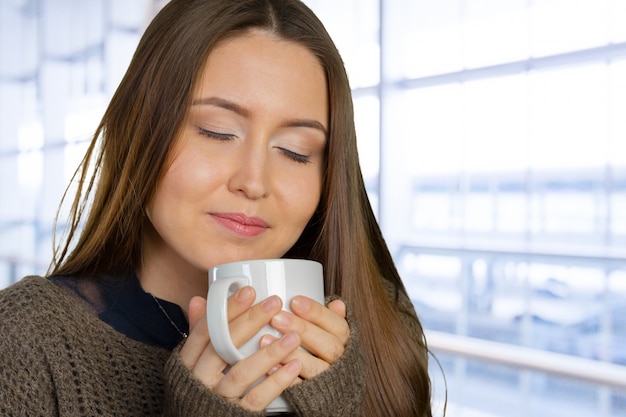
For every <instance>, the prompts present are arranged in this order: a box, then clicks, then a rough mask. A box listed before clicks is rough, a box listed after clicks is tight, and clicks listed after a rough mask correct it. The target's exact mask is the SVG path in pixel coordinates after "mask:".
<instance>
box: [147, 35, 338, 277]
mask: <svg viewBox="0 0 626 417" xmlns="http://www.w3.org/2000/svg"><path fill="white" fill-rule="evenodd" d="M327 131H328V97H327V87H326V78H325V74H324V71H323V69H322V67H321V65H320V64H319V62H318V61H317V59H316V58H315V56H314V55H313V54H312V53H311V52H310V51H309V50H308V49H306V48H305V47H303V46H301V45H299V44H296V43H293V42H288V41H284V40H280V39H279V38H276V37H275V36H273V35H271V34H268V33H266V32H261V31H253V32H249V33H247V34H245V35H242V36H238V37H235V38H233V39H229V40H227V41H224V42H223V43H220V44H219V46H217V47H216V48H215V49H214V50H213V51H212V52H211V53H210V55H209V57H208V60H207V62H206V64H205V66H204V69H203V70H202V74H201V77H200V80H199V83H198V85H197V87H196V90H195V94H194V96H193V104H192V106H191V109H190V111H189V114H188V115H187V118H186V120H185V122H184V125H183V128H182V131H181V134H180V136H179V137H178V138H177V141H176V145H175V146H174V148H173V149H172V152H171V155H170V158H169V161H168V165H166V171H165V173H164V176H163V178H162V180H161V182H160V183H159V186H158V188H157V190H156V194H155V195H154V198H153V199H152V200H151V201H150V203H149V205H148V207H147V213H148V216H149V219H150V221H151V224H152V226H153V230H150V231H149V232H147V233H146V234H145V235H144V238H143V251H144V253H143V258H144V263H145V262H150V261H151V260H152V261H154V262H156V263H157V264H159V265H160V264H163V265H167V267H168V268H180V267H182V270H185V269H187V270H188V269H189V268H188V267H190V266H191V267H193V268H194V269H196V270H199V271H202V272H203V274H206V271H207V269H208V268H210V267H211V266H213V265H216V264H220V263H225V262H230V261H236V260H243V259H258V258H275V257H280V256H282V255H284V254H285V253H286V252H287V251H288V250H289V249H290V248H291V246H293V244H294V243H295V242H296V240H297V239H298V237H299V236H300V234H301V233H302V231H303V230H304V227H305V226H306V224H307V222H308V221H309V219H310V218H311V216H312V215H313V212H314V211H315V209H316V207H317V205H318V202H319V199H320V193H321V186H322V173H323V168H324V163H325V161H324V149H325V147H326V138H327Z"/></svg>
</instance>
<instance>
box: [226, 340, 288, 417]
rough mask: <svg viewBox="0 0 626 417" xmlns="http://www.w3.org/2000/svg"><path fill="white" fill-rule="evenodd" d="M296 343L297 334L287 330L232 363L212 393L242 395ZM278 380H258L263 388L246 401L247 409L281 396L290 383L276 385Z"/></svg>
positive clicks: (234, 396) (279, 361) (283, 357)
mask: <svg viewBox="0 0 626 417" xmlns="http://www.w3.org/2000/svg"><path fill="white" fill-rule="evenodd" d="M299 345H300V336H299V335H298V334H297V333H293V332H292V333H287V334H286V335H284V336H283V337H281V338H280V339H278V340H276V341H274V342H273V343H270V344H269V345H268V346H266V347H265V348H263V349H261V350H259V351H258V352H256V353H254V354H253V355H250V356H249V357H247V358H246V359H243V360H241V361H239V362H237V363H236V364H235V365H233V367H232V368H231V369H230V370H229V371H228V373H227V374H226V375H225V376H224V377H223V378H222V380H221V381H220V383H219V384H218V385H217V386H215V388H214V391H215V393H216V394H218V395H221V396H223V397H225V398H239V397H241V396H242V395H243V393H244V392H245V391H246V390H247V389H248V388H249V387H250V385H252V384H253V383H254V382H256V381H258V380H259V379H260V378H261V377H263V376H264V375H266V374H267V373H268V372H269V371H270V370H271V369H272V368H273V367H274V366H275V365H277V364H280V363H281V362H282V361H284V360H285V359H286V358H287V356H289V355H290V354H291V353H292V352H293V351H294V350H295V349H297V348H298V346H299ZM281 369H282V368H281ZM298 371H299V370H298ZM278 372H280V370H278V371H277V372H275V373H278ZM297 376H298V374H296V375H295V376H294V378H295V377H297ZM277 381H280V379H277V378H273V382H271V383H269V384H263V382H265V381H263V382H262V383H261V384H263V387H262V388H261V390H256V392H255V393H254V394H253V395H252V397H251V399H250V402H249V403H248V405H249V407H246V408H249V409H255V410H256V409H257V408H256V407H257V406H259V407H261V408H258V409H263V408H265V406H266V405H267V404H269V403H270V402H271V401H272V400H273V399H274V398H276V397H277V396H278V395H280V393H281V392H282V391H283V390H284V389H285V388H287V387H288V386H289V384H290V383H291V382H292V381H289V382H288V383H287V384H286V385H284V386H282V385H280V384H277ZM261 384H259V385H261ZM279 388H280V389H279ZM277 389H278V391H277Z"/></svg>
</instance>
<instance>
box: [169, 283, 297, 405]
mask: <svg viewBox="0 0 626 417" xmlns="http://www.w3.org/2000/svg"><path fill="white" fill-rule="evenodd" d="M254 298H255V292H254V289H253V288H252V287H244V288H241V289H240V290H239V291H237V292H236V293H235V294H233V295H232V296H231V297H230V298H229V299H228V321H229V328H230V334H231V337H232V339H233V343H234V344H235V346H241V345H242V344H243V343H245V342H246V341H248V340H249V339H250V338H251V337H252V336H254V335H255V334H256V333H257V332H258V331H259V330H260V329H261V328H262V327H263V326H264V325H266V324H268V323H269V322H270V321H271V319H272V317H274V316H275V315H276V314H277V313H279V312H280V310H281V308H282V302H281V300H280V298H279V297H277V296H272V297H269V298H267V299H266V300H264V301H263V302H261V303H258V304H256V305H254V306H252V307H251V305H252V303H253V302H254ZM189 328H190V334H189V337H188V338H187V341H186V342H185V344H184V346H183V347H182V349H181V351H180V356H181V359H182V361H183V363H184V364H185V366H186V367H187V368H188V369H189V370H190V371H191V372H192V373H193V374H194V376H195V377H196V378H198V379H199V380H200V381H201V382H203V383H204V385H206V386H207V387H208V389H210V390H211V391H213V392H214V393H215V394H217V395H220V396H221V397H223V398H225V399H227V400H228V401H230V402H232V403H235V404H237V405H239V406H241V407H243V408H244V409H247V410H250V411H262V410H264V409H265V408H266V407H267V406H268V405H269V403H270V402H272V400H274V399H275V398H276V397H278V396H279V395H280V394H282V392H283V391H284V390H285V389H286V388H288V387H289V386H290V385H291V384H293V383H295V381H296V380H297V379H298V375H299V374H300V371H301V368H302V364H301V363H300V362H299V361H298V360H295V359H294V360H291V361H289V362H287V363H285V364H284V365H281V362H284V361H285V359H286V358H287V357H288V356H289V355H290V354H291V353H292V352H294V351H295V350H296V349H297V348H298V346H299V345H300V337H299V336H298V334H297V333H293V332H292V333H287V334H285V335H284V336H283V337H281V338H280V339H278V340H276V341H275V342H273V343H271V344H269V345H267V346H265V347H263V348H261V349H260V350H259V351H258V352H256V353H254V354H253V355H251V356H249V357H247V358H246V359H243V360H241V361H239V362H237V363H236V364H235V365H233V366H232V367H231V368H230V369H228V372H227V373H224V371H225V370H226V369H227V367H228V363H226V362H225V361H224V360H223V359H222V358H221V357H220V356H219V355H218V354H217V352H216V351H215V349H214V348H213V345H212V344H211V340H210V338H209V333H208V329H207V323H206V299H204V298H202V297H194V298H192V299H191V301H190V302H189ZM268 374H271V375H269V376H267V378H266V379H265V380H263V381H262V382H261V383H259V384H258V385H256V386H254V387H253V388H252V389H251V390H250V391H248V392H247V393H246V391H247V390H248V389H249V388H250V386H251V385H252V384H253V383H254V382H256V381H257V380H258V379H259V378H261V377H263V376H265V375H268ZM244 394H245V395H244Z"/></svg>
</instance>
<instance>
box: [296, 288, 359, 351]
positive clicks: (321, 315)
mask: <svg viewBox="0 0 626 417" xmlns="http://www.w3.org/2000/svg"><path fill="white" fill-rule="evenodd" d="M331 304H332V307H333V309H331V308H330V305H329V308H326V307H324V306H323V305H321V304H320V303H318V302H316V301H314V300H312V299H310V298H308V297H305V296H301V295H299V296H296V297H294V298H293V300H291V305H290V307H291V310H292V311H293V312H294V314H296V315H297V316H298V317H301V318H303V319H304V320H306V321H308V322H310V323H313V324H315V325H316V326H318V327H320V328H322V329H324V330H326V331H327V332H329V333H331V334H333V335H335V336H336V337H337V338H338V339H339V340H340V341H341V342H342V344H343V345H344V346H345V344H346V343H348V339H349V337H350V328H349V327H348V322H346V320H345V304H344V303H343V301H341V300H335V301H333V302H332V303H331ZM335 310H337V311H335ZM338 312H339V313H338ZM341 313H343V314H341Z"/></svg>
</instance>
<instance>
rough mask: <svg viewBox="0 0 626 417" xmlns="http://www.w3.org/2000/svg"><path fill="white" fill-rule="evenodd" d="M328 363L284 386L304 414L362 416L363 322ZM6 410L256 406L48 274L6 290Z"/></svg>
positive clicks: (128, 412) (1, 351)
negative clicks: (237, 399) (109, 320)
mask: <svg viewBox="0 0 626 417" xmlns="http://www.w3.org/2000/svg"><path fill="white" fill-rule="evenodd" d="M348 324H349V325H350V329H351V338H350V340H349V343H348V345H347V348H346V351H345V353H344V355H343V356H342V357H341V358H340V359H339V360H338V361H337V362H336V363H335V364H333V366H331V368H330V369H329V370H327V371H326V372H324V373H322V374H320V375H318V376H317V377H315V378H313V379H310V380H306V381H304V382H302V383H300V384H298V385H296V386H294V387H292V388H289V389H288V390H287V391H285V397H286V398H287V401H288V402H289V403H290V404H291V406H292V407H293V409H294V410H295V414H296V415H298V416H307V417H309V416H311V417H312V416H342V417H343V416H346V417H347V416H358V415H360V414H361V405H362V403H363V398H364V393H365V376H364V362H363V357H362V353H361V347H360V342H359V338H358V333H357V330H356V326H354V323H353V322H352V319H351V317H348ZM0 335H1V338H0V415H1V416H32V417H37V416H60V417H66V416H116V417H120V416H122V417H123V416H129V417H130V416H133V417H139V416H159V415H161V416H172V417H173V416H196V415H198V416H200V415H202V416H208V417H210V416H220V417H229V416H232V417H252V416H260V415H263V414H262V413H251V412H248V411H246V410H244V409H242V408H240V407H238V406H236V405H233V404H231V403H229V402H227V401H226V400H224V399H223V398H221V397H219V396H217V395H215V394H213V393H212V392H211V391H209V390H208V389H206V387H204V385H202V383H201V382H200V381H199V380H198V379H196V378H195V377H194V376H193V375H192V374H191V372H190V371H189V370H188V369H187V368H186V367H185V366H184V365H183V363H182V361H181V360H180V357H179V355H178V351H179V349H180V346H179V347H178V348H177V349H175V350H174V351H173V352H169V351H167V350H165V349H160V348H156V347H152V346H148V345H145V344H142V343H140V342H137V341H135V340H132V339H130V338H128V337H126V336H124V335H122V334H121V333H118V332H117V331H115V330H114V329H113V328H111V327H110V326H108V325H107V324H105V323H104V322H102V321H101V320H100V319H98V317H97V316H96V315H95V314H94V312H93V311H91V310H90V309H88V307H87V306H86V304H85V303H84V300H80V299H79V298H78V297H76V296H74V295H70V293H69V292H67V291H65V290H63V289H62V288H61V287H59V286H57V285H56V284H54V283H52V282H50V281H48V280H46V279H43V278H41V277H27V278H24V279H23V280H22V281H20V282H19V283H17V284H14V285H13V286H11V287H9V288H7V289H4V290H2V291H0Z"/></svg>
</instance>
